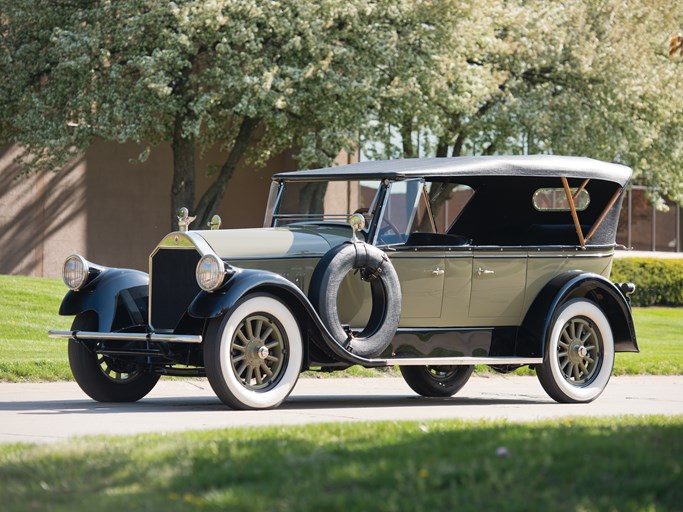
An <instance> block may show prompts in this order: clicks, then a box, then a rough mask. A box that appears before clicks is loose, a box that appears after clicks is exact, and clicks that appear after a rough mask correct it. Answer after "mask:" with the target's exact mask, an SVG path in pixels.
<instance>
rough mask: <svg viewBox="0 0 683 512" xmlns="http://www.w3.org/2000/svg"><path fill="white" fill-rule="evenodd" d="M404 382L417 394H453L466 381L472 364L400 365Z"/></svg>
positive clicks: (444, 395)
mask: <svg viewBox="0 0 683 512" xmlns="http://www.w3.org/2000/svg"><path fill="white" fill-rule="evenodd" d="M399 369H400V370H401V375H403V379H404V380H405V381H406V384H408V385H409V386H410V388H411V389H412V390H413V391H415V392H416V393H417V394H418V395H422V396H427V397H447V396H453V395H455V394H456V393H457V392H458V391H460V390H461V389H462V387H463V386H464V385H465V384H466V383H467V381H468V380H469V378H470V376H471V375H472V372H473V371H474V366H472V365H468V366H400V367H399Z"/></svg>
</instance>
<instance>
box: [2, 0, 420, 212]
mask: <svg viewBox="0 0 683 512" xmlns="http://www.w3.org/2000/svg"><path fill="white" fill-rule="evenodd" d="M4 4H5V5H3V9H2V10H3V13H4V16H5V23H4V25H3V28H4V29H5V33H6V38H5V39H4V41H5V43H3V47H4V49H5V51H4V56H3V60H2V64H1V65H2V68H0V70H2V71H3V75H5V74H6V73H4V71H7V72H9V71H10V70H12V72H14V71H15V70H17V71H19V73H18V74H16V75H13V85H12V87H11V90H9V91H8V92H5V91H3V97H4V98H7V97H8V96H11V97H12V98H13V99H12V103H13V110H14V111H15V112H16V115H15V116H14V118H13V120H12V126H11V129H10V130H9V131H10V132H11V140H13V141H16V142H18V143H20V144H22V145H23V146H24V147H25V148H26V149H27V153H28V154H30V155H32V157H33V160H32V161H31V164H32V165H34V166H39V167H46V166H53V167H54V166H59V165H62V164H63V163H64V162H65V161H66V159H68V158H70V157H71V156H73V154H74V152H80V151H83V150H84V149H85V148H87V147H88V146H89V145H90V144H91V143H92V141H93V139H94V138H95V137H100V138H104V139H107V140H116V141H129V140H133V141H140V142H144V143H146V144H150V145H154V144H157V143H159V142H162V141H169V142H171V144H172V147H173V153H174V180H173V190H172V207H173V208H172V209H173V211H176V208H177V207H179V206H181V205H183V204H185V205H192V204H193V203H194V196H195V190H194V174H195V162H194V153H195V151H194V150H195V148H198V149H200V150H202V151H207V150H209V149H211V148H214V147H220V148H221V149H223V150H224V151H225V154H226V155H227V156H226V159H225V161H224V163H223V165H222V167H221V168H220V170H219V171H218V172H217V173H216V175H215V178H214V181H213V183H212V184H211V185H210V187H209V189H208V190H207V191H206V193H204V194H203V196H202V197H200V198H199V200H198V202H197V203H196V206H195V208H194V213H196V215H197V217H198V221H197V223H198V224H203V223H204V221H205V219H206V218H207V217H208V216H209V215H210V214H211V213H212V211H213V210H214V209H215V208H216V206H217V205H218V203H219V201H220V199H221V197H222V195H223V192H224V190H225V187H226V185H227V183H228V181H229V180H230V177H231V176H232V174H233V172H234V170H235V169H236V167H237V165H238V164H239V163H240V162H244V161H245V160H246V161H251V162H255V163H256V164H261V163H263V162H265V161H266V160H267V159H268V158H269V157H271V156H272V155H274V154H276V153H278V152H279V151H281V150H283V149H286V148H298V150H299V153H298V156H297V158H298V161H299V165H300V166H302V167H307V166H311V165H321V164H329V163H331V161H332V159H333V158H334V157H335V156H336V155H337V154H338V153H339V151H340V150H341V149H344V148H351V146H352V145H353V142H354V141H355V140H357V134H358V132H359V131H360V130H361V128H362V126H363V124H364V122H365V120H366V115H367V113H368V112H372V111H373V109H374V106H375V104H376V91H377V90H380V89H382V88H383V87H385V85H386V84H385V83H384V76H383V73H382V66H383V64H384V63H387V62H391V61H392V60H394V59H396V58H399V55H398V52H397V47H398V46H399V45H400V40H401V39H402V38H404V37H413V34H415V33H417V32H420V31H423V32H424V31H428V30H429V28H428V27H422V26H421V25H418V26H416V25H415V24H416V23H419V22H422V21H423V19H422V18H419V17H416V16H414V15H413V12H420V11H421V10H422V9H421V7H422V3H421V2H412V1H407V0H401V1H370V2H368V1H365V0H363V1H361V0H348V1H346V0H345V1H344V2H339V1H337V0H322V1H315V2H308V1H300V0H279V1H277V2H271V1H268V2H266V1H262V0H241V1H239V2H234V1H228V0H223V1H220V0H213V1H206V0H178V1H176V2H166V1H158V0H126V1H121V2H107V1H101V2H87V1H78V0H71V1H60V2H49V1H42V2H40V1H39V2H36V1H35V0H12V1H11V2H10V1H9V0H4ZM36 4H38V6H37V5H36ZM428 4H429V2H425V3H424V5H425V6H427V10H428ZM397 27H401V29H402V33H399V30H397ZM10 74H13V73H10ZM3 101H4V100H3ZM145 155H146V152H143V154H142V158H143V159H144V158H145ZM172 216H173V214H172Z"/></svg>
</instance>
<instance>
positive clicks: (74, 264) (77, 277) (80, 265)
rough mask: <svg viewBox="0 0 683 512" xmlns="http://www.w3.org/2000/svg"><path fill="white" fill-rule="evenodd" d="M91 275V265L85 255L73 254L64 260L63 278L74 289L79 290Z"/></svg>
mask: <svg viewBox="0 0 683 512" xmlns="http://www.w3.org/2000/svg"><path fill="white" fill-rule="evenodd" d="M89 275H90V265H89V264H88V262H87V260H86V259H85V258H84V257H83V256H81V255H79V254H72V255H71V256H68V257H67V258H66V260H65V261H64V268H63V269H62V279H64V284H65V285H67V286H68V287H69V288H71V289H72V290H78V289H79V288H81V287H82V286H83V285H84V284H85V283H87V282H88V276H89Z"/></svg>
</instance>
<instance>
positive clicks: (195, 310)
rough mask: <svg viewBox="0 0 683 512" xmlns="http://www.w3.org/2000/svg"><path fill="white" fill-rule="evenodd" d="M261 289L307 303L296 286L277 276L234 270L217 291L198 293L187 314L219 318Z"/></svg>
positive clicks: (264, 271)
mask: <svg viewBox="0 0 683 512" xmlns="http://www.w3.org/2000/svg"><path fill="white" fill-rule="evenodd" d="M263 287H269V288H278V289H284V290H286V291H288V292H290V293H294V294H295V295H296V296H298V297H300V299H301V298H303V300H305V301H306V302H308V299H306V296H305V295H304V294H303V292H302V291H301V290H300V289H299V288H297V286H296V285H294V284H293V283H292V282H291V281H288V280H287V279H285V278H284V277H282V276H280V275H279V274H276V273H274V272H269V271H267V270H252V269H236V272H235V274H234V275H233V276H231V277H230V279H229V280H228V282H227V283H225V285H223V286H222V287H221V288H220V289H218V290H217V291H214V292H205V291H201V292H199V294H197V296H196V297H195V298H194V300H193V301H192V303H191V304H190V307H189V308H188V313H189V314H190V316H192V317H195V318H216V317H219V316H221V315H224V314H225V313H227V312H228V311H230V309H232V308H233V306H234V305H235V304H236V303H237V301H238V300H240V298H242V297H243V296H244V295H246V294H247V293H249V292H251V291H254V290H256V289H257V288H263Z"/></svg>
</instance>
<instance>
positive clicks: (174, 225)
mask: <svg viewBox="0 0 683 512" xmlns="http://www.w3.org/2000/svg"><path fill="white" fill-rule="evenodd" d="M171 147H172V149H173V186H172V188H171V231H175V230H177V229H178V210H179V209H180V208H181V207H183V206H186V207H187V208H188V209H191V208H192V205H193V204H194V185H195V180H194V138H192V137H190V138H185V137H183V136H182V118H181V117H180V116H179V117H178V118H177V119H176V122H175V127H174V129H173V142H172V144H171ZM190 215H192V212H191V211H190ZM193 227H195V228H196V224H195V225H194V226H193Z"/></svg>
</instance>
